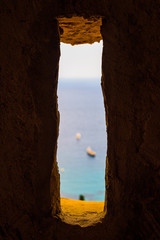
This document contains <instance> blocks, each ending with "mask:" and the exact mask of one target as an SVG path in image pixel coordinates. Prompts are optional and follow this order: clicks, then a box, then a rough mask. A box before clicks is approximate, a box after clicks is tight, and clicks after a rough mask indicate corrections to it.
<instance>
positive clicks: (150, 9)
mask: <svg viewBox="0 0 160 240" xmlns="http://www.w3.org/2000/svg"><path fill="white" fill-rule="evenodd" d="M0 6H1V23H2V27H1V79H0V89H1V93H0V136H1V137H0V177H1V181H0V239H4V240H6V239H7V240H8V239H9V240H10V239H11V240H13V239H22V240H23V239H25V240H28V239H35V240H41V239H43V240H44V239H45V240H51V239H57V240H61V239H62V240H63V239H71V240H72V239H77V240H79V239H84V240H85V239H87V240H90V239H92V240H94V239H96V240H97V239H100V240H104V239H110V240H117V239H118V240H158V239H160V220H159V219H160V190H159V189H160V160H159V157H160V147H159V146H160V107H159V103H160V81H159V78H160V68H159V63H160V31H159V29H160V18H159V16H160V4H159V1H158V0H155V1H150V0H145V1H144V0H137V1H120V0H112V1H110V0H108V1H105V0H99V1H97V0H96V1H91V0H87V1H86V0H85V1H84V0H81V1H78V0H76V1H72V0H69V1H62V0H60V1H56V0H52V1H51V0H46V1H45V3H43V1H33V2H32V1H29V0H26V1H20V0H17V1H11V0H8V1H3V0H1V1H0ZM72 15H73V16H75V15H77V16H84V17H85V18H88V17H92V16H95V17H97V16H103V22H102V28H101V33H102V37H103V45H104V48H103V58H102V60H103V62H102V89H103V94H104V103H105V109H106V124H107V129H108V157H107V168H106V190H107V192H106V203H105V205H106V206H105V209H106V211H107V215H106V216H105V218H104V219H103V221H102V223H97V225H94V226H90V227H87V228H81V227H80V226H72V225H69V224H67V223H64V222H62V220H61V219H60V218H59V217H58V216H57V215H56V214H57V213H58V212H59V211H60V206H59V174H58V169H57V164H56V148H57V143H56V140H57V136H58V123H59V115H58V111H57V95H56V91H57V76H58V62H59V55H60V53H59V35H58V24H57V21H56V17H58V16H61V17H70V16H72ZM82 38H83V36H82ZM51 206H52V215H53V217H52V216H51Z"/></svg>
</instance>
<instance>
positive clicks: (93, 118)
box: [57, 79, 107, 201]
mask: <svg viewBox="0 0 160 240" xmlns="http://www.w3.org/2000/svg"><path fill="white" fill-rule="evenodd" d="M58 110H59V112H60V126H59V137H58V149H57V161H58V167H59V173H60V194H61V197H65V198H70V199H79V196H80V195H84V197H85V200H86V201H104V199H105V165H106V164H105V162H106V155H107V129H106V124H105V110H104V102H103V95H102V90H101V80H100V79H86V80H84V79H83V80H81V79H78V80H77V79H72V80H70V79H59V84H58ZM77 133H80V135H81V137H80V139H79V140H77V139H76V134H77ZM87 147H90V148H91V149H92V150H93V151H94V152H96V156H95V157H91V156H89V155H88V154H87V152H86V149H87Z"/></svg>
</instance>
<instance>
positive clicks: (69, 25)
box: [58, 16, 102, 45]
mask: <svg viewBox="0 0 160 240" xmlns="http://www.w3.org/2000/svg"><path fill="white" fill-rule="evenodd" d="M58 22H59V27H60V40H61V42H63V43H69V44H72V45H75V44H84V43H90V44H92V43H94V42H99V41H100V40H102V35H101V33H100V28H101V25H102V19H101V18H95V17H93V18H88V19H86V18H83V17H78V16H75V17H70V18H65V17H59V18H58ZM82 36H83V37H82Z"/></svg>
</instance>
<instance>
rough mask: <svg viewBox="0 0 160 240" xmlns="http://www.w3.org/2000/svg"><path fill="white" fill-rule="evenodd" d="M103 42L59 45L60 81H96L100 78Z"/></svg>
mask: <svg viewBox="0 0 160 240" xmlns="http://www.w3.org/2000/svg"><path fill="white" fill-rule="evenodd" d="M102 45H103V42H102V41H100V43H93V44H81V45H75V46H72V45H70V44H65V43H61V57H60V65H59V78H60V79H75V78H76V79H81V80H82V79H90V80H93V79H96V78H100V77H101V58H102Z"/></svg>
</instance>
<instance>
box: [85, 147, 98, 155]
mask: <svg viewBox="0 0 160 240" xmlns="http://www.w3.org/2000/svg"><path fill="white" fill-rule="evenodd" d="M86 151H87V154H88V155H89V156H91V157H95V156H96V152H94V151H93V150H92V149H91V148H90V147H88V148H87V149H86Z"/></svg>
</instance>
